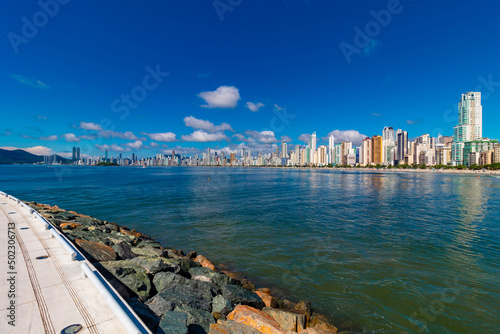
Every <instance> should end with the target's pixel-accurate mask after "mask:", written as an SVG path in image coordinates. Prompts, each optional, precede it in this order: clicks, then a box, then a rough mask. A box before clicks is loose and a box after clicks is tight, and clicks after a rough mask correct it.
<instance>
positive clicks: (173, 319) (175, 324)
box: [156, 312, 188, 334]
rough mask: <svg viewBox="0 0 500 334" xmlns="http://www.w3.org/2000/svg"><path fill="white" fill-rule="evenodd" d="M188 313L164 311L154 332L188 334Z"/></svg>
mask: <svg viewBox="0 0 500 334" xmlns="http://www.w3.org/2000/svg"><path fill="white" fill-rule="evenodd" d="M187 321H188V315H187V313H184V312H166V313H165V314H164V315H163V316H162V317H161V320H160V325H159V326H158V330H157V331H156V334H188V326H187Z"/></svg>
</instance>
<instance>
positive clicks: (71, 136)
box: [62, 133, 80, 143]
mask: <svg viewBox="0 0 500 334" xmlns="http://www.w3.org/2000/svg"><path fill="white" fill-rule="evenodd" d="M62 137H63V138H64V139H65V140H66V141H67V142H70V143H78V142H80V138H78V137H77V136H75V135H74V134H73V133H67V134H65V135H63V136H62Z"/></svg>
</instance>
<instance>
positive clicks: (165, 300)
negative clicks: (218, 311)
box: [146, 285, 211, 317]
mask: <svg viewBox="0 0 500 334" xmlns="http://www.w3.org/2000/svg"><path fill="white" fill-rule="evenodd" d="M146 305H147V306H148V307H149V308H150V309H151V310H152V311H153V312H154V313H155V314H156V315H157V316H159V317H161V316H162V315H164V314H165V313H166V312H168V311H173V310H174V309H175V308H176V307H177V306H189V307H192V308H196V309H200V310H205V311H210V310H211V305H210V301H208V300H205V299H203V298H200V296H198V295H196V294H195V293H193V292H192V291H190V290H188V289H186V288H185V287H183V286H181V285H174V286H172V287H169V288H167V289H165V290H163V291H161V292H159V293H158V294H157V295H156V296H154V297H153V298H151V299H150V300H149V301H148V302H147V303H146Z"/></svg>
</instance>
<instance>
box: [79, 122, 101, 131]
mask: <svg viewBox="0 0 500 334" xmlns="http://www.w3.org/2000/svg"><path fill="white" fill-rule="evenodd" d="M80 129H84V130H90V131H102V127H101V126H100V125H99V124H95V123H87V122H80Z"/></svg>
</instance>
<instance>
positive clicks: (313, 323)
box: [307, 313, 338, 333]
mask: <svg viewBox="0 0 500 334" xmlns="http://www.w3.org/2000/svg"><path fill="white" fill-rule="evenodd" d="M307 327H310V328H314V329H324V330H329V331H333V332H334V333H337V331H338V330H337V328H336V327H335V326H333V325H332V324H330V323H329V322H328V319H327V317H325V316H324V315H322V314H319V313H313V314H312V315H311V316H310V317H309V323H308V324H307Z"/></svg>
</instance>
